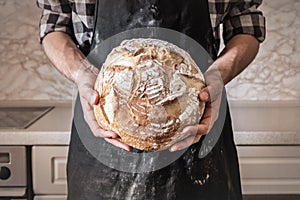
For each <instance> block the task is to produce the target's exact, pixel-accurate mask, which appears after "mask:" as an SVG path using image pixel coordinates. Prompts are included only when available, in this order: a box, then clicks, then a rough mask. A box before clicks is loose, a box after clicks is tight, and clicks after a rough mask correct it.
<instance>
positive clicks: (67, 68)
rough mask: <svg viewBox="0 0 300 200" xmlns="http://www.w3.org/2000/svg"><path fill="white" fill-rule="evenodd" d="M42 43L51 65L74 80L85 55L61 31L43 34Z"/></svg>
mask: <svg viewBox="0 0 300 200" xmlns="http://www.w3.org/2000/svg"><path fill="white" fill-rule="evenodd" d="M42 44H43V47H44V51H45V53H46V55H47V56H48V58H49V59H50V61H51V62H52V63H53V65H54V66H55V67H56V68H57V69H58V70H59V71H60V72H61V73H62V74H63V75H65V76H66V77H67V78H68V79H69V80H71V81H73V82H76V79H77V76H78V73H79V70H80V68H81V67H82V66H83V63H84V60H85V56H84V55H83V54H82V53H81V51H80V50H79V49H78V48H77V46H76V45H75V43H74V42H73V41H72V39H71V38H70V36H69V35H67V34H65V33H63V32H51V33H49V34H47V35H46V36H45V38H44V39H43V43H42Z"/></svg>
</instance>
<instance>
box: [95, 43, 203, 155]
mask: <svg viewBox="0 0 300 200" xmlns="http://www.w3.org/2000/svg"><path fill="white" fill-rule="evenodd" d="M203 87H205V82H204V77H203V75H202V73H201V71H200V69H199V67H198V66H197V65H196V63H195V61H194V60H193V59H192V58H191V56H190V55H189V54H188V53H187V52H186V51H184V50H182V49H180V48H179V47H177V46H175V45H173V44H171V43H169V42H166V41H162V40H158V39H149V38H148V39H142V38H138V39H131V40H125V41H123V42H122V43H121V45H120V46H118V47H116V48H114V49H113V50H112V51H111V53H110V54H109V55H108V56H107V59H106V61H105V63H104V64H103V66H102V68H101V71H100V73H99V75H98V78H97V81H96V83H95V89H96V90H97V91H98V92H99V95H100V101H99V104H97V105H95V106H94V113H95V116H96V119H97V122H98V124H99V126H100V127H101V128H103V129H106V130H111V131H114V132H116V133H117V134H119V135H120V140H121V141H122V142H124V143H126V144H128V145H130V146H132V147H135V148H137V149H141V150H151V151H155V150H162V149H166V148H168V147H169V146H171V145H172V144H174V143H175V142H176V141H178V140H179V139H181V138H182V137H184V136H183V134H182V130H183V128H184V127H186V126H188V125H195V124H198V123H199V121H200V119H201V117H202V114H203V111H204V107H205V103H204V102H201V101H200V100H199V97H198V94H199V91H200V90H201V89H202V88H203Z"/></svg>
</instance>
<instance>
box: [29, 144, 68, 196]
mask: <svg viewBox="0 0 300 200" xmlns="http://www.w3.org/2000/svg"><path fill="white" fill-rule="evenodd" d="M67 154H68V146H34V147H33V149H32V179H33V190H34V193H35V194H47V195H49V194H56V195H57V194H59V195H61V194H63V195H64V194H67V176H66V164H67Z"/></svg>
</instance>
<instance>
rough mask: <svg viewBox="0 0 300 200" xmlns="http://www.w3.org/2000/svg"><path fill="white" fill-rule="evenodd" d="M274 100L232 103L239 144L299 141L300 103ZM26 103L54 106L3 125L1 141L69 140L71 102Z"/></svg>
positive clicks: (57, 142) (52, 142)
mask: <svg viewBox="0 0 300 200" xmlns="http://www.w3.org/2000/svg"><path fill="white" fill-rule="evenodd" d="M8 104H10V105H11V104H14V103H12V102H11V103H7V102H6V103H3V102H2V103H1V106H3V105H4V106H5V105H8ZM271 104H272V103H271ZM271 104H267V105H268V106H266V104H257V103H255V104H253V103H252V102H251V103H249V102H248V103H245V102H243V103H236V102H232V103H230V108H231V116H232V121H233V127H234V140H235V143H236V145H300V124H299V122H298V121H299V117H300V116H299V115H300V112H299V111H300V104H299V103H298V102H289V104H286V103H285V104H283V103H279V104H278V103H276V104H273V105H271ZM14 105H15V104H14ZM24 105H25V106H30V105H35V106H39V105H40V106H45V105H48V106H54V108H53V109H52V110H51V111H49V112H48V113H47V114H46V115H44V116H43V117H42V118H40V119H39V120H38V121H36V122H35V123H34V124H33V125H31V126H30V127H28V128H27V129H0V145H68V144H69V140H70V130H71V123H72V116H73V108H72V107H73V106H72V105H73V103H72V102H55V103H51V102H50V103H49V102H35V103H34V104H32V102H22V106H24Z"/></svg>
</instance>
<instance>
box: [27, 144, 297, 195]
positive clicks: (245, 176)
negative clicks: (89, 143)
mask: <svg viewBox="0 0 300 200" xmlns="http://www.w3.org/2000/svg"><path fill="white" fill-rule="evenodd" d="M237 150H238V156H239V162H240V170H241V181H242V190H243V194H244V195H251V194H300V146H238V147H237ZM67 152H68V146H34V147H33V149H32V160H33V163H32V167H33V171H32V175H33V189H34V193H35V194H36V196H35V199H34V200H66V194H67V180H66V163H67Z"/></svg>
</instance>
